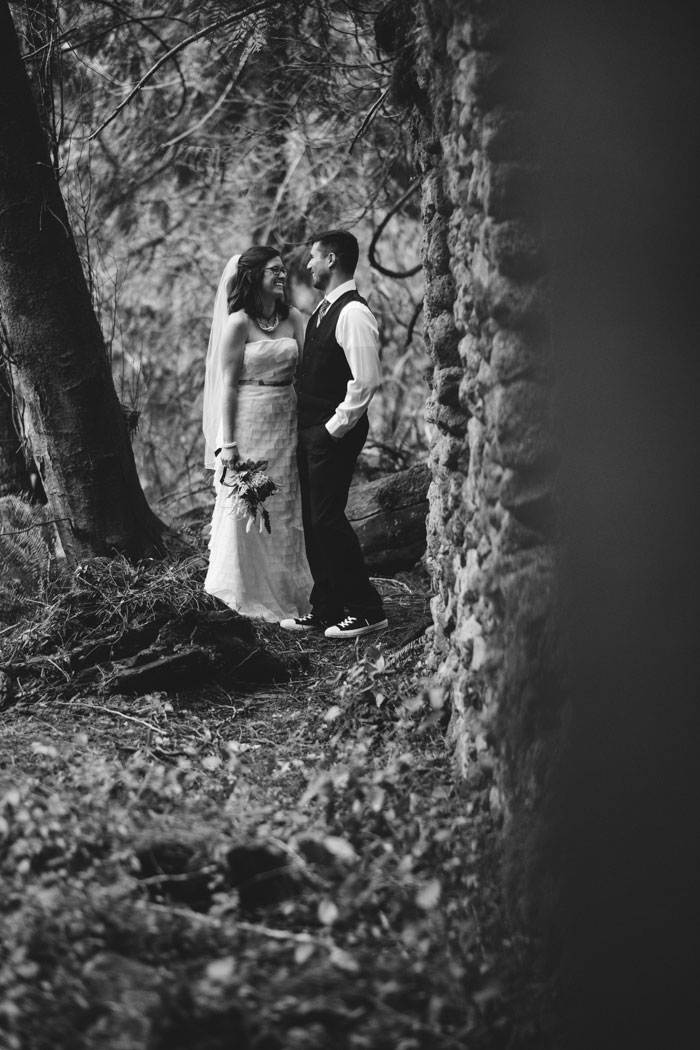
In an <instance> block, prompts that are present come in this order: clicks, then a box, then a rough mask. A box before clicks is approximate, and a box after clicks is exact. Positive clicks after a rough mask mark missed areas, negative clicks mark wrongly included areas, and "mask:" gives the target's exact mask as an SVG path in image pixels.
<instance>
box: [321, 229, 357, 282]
mask: <svg viewBox="0 0 700 1050" xmlns="http://www.w3.org/2000/svg"><path fill="white" fill-rule="evenodd" d="M311 243H312V244H320V245H321V247H322V248H323V250H324V251H325V252H333V254H334V255H335V256H336V258H337V259H338V261H339V263H340V265H341V268H342V270H343V273H348V274H353V273H354V272H355V268H356V266H357V260H358V259H359V258H360V246H359V244H358V243H357V238H356V237H355V236H353V234H352V233H350V232H349V231H348V230H324V231H323V232H322V233H318V234H316V236H315V237H314V238H313V240H312V241H311Z"/></svg>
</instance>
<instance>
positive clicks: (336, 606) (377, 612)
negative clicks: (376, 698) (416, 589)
mask: <svg viewBox="0 0 700 1050" xmlns="http://www.w3.org/2000/svg"><path fill="white" fill-rule="evenodd" d="M368 429H369V423H368V421H367V416H363V417H362V419H360V420H359V422H358V423H356V424H355V426H354V427H353V428H352V430H351V431H350V432H349V433H348V434H346V435H345V436H344V437H342V438H340V439H339V440H336V439H335V438H332V437H331V436H330V434H329V433H328V431H327V430H326V427H325V425H324V424H323V423H319V424H317V425H315V426H311V427H305V428H304V429H303V430H300V431H299V444H298V448H297V458H298V462H299V480H300V482H301V506H302V514H303V518H304V537H305V540H306V556H307V558H308V560H309V566H310V568H311V575H312V576H313V578H314V586H313V589H312V591H311V607H312V609H313V611H314V613H315V614H316V615H317V616H320V617H322V618H323V619H325V620H329V621H331V622H336V621H338V620H341V619H342V618H343V616H344V615H346V610H347V613H349V614H350V615H351V616H366V617H367V618H368V619H369V620H380V619H382V618H383V615H384V613H383V609H382V600H381V598H380V597H379V595H378V593H377V591H376V590H375V588H374V587H373V586H372V584H371V583H370V582H369V574H368V572H367V566H366V565H365V560H364V558H363V556H362V551H361V549H360V544H359V541H358V539H357V536H356V535H355V533H354V532H353V529H352V526H351V525H350V523H349V522H348V519H347V518H346V517H345V506H346V504H347V501H348V492H349V490H350V482H351V481H352V475H353V472H354V470H355V463H356V462H357V457H358V456H359V454H360V452H361V450H362V446H363V445H364V443H365V439H366V437H367V431H368Z"/></svg>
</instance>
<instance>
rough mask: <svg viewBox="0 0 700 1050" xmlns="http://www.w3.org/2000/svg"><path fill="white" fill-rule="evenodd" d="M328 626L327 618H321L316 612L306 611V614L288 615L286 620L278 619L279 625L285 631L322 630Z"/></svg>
mask: <svg viewBox="0 0 700 1050" xmlns="http://www.w3.org/2000/svg"><path fill="white" fill-rule="evenodd" d="M327 626H328V620H324V619H322V618H321V617H320V616H317V615H316V613H312V612H310V613H307V614H306V616H295V617H293V618H292V617H290V618H289V619H288V620H280V627H284V629H285V631H324V630H325V629H326V627H327Z"/></svg>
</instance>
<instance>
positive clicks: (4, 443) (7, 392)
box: [0, 361, 31, 497]
mask: <svg viewBox="0 0 700 1050" xmlns="http://www.w3.org/2000/svg"><path fill="white" fill-rule="evenodd" d="M30 489H31V484H30V480H29V472H28V470H27V466H26V463H25V461H24V456H23V455H22V439H21V437H20V436H19V434H18V432H17V426H16V419H15V413H14V408H13V399H12V387H11V385H10V377H9V375H8V374H7V369H6V367H5V364H4V362H2V361H0V497H2V496H19V495H20V494H22V493H27V492H29V491H30Z"/></svg>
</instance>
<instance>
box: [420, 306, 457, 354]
mask: <svg viewBox="0 0 700 1050" xmlns="http://www.w3.org/2000/svg"><path fill="white" fill-rule="evenodd" d="M427 337H428V344H429V348H430V352H431V355H432V357H433V358H434V360H435V361H436V363H438V364H441V365H446V366H449V365H454V366H459V364H460V360H459V333H458V331H457V328H456V326H455V322H454V317H453V316H452V313H450V312H448V311H447V310H446V311H445V312H444V313H441V314H439V315H438V316H437V317H434V318H431V320H430V321H429V322H428V324H427Z"/></svg>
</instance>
